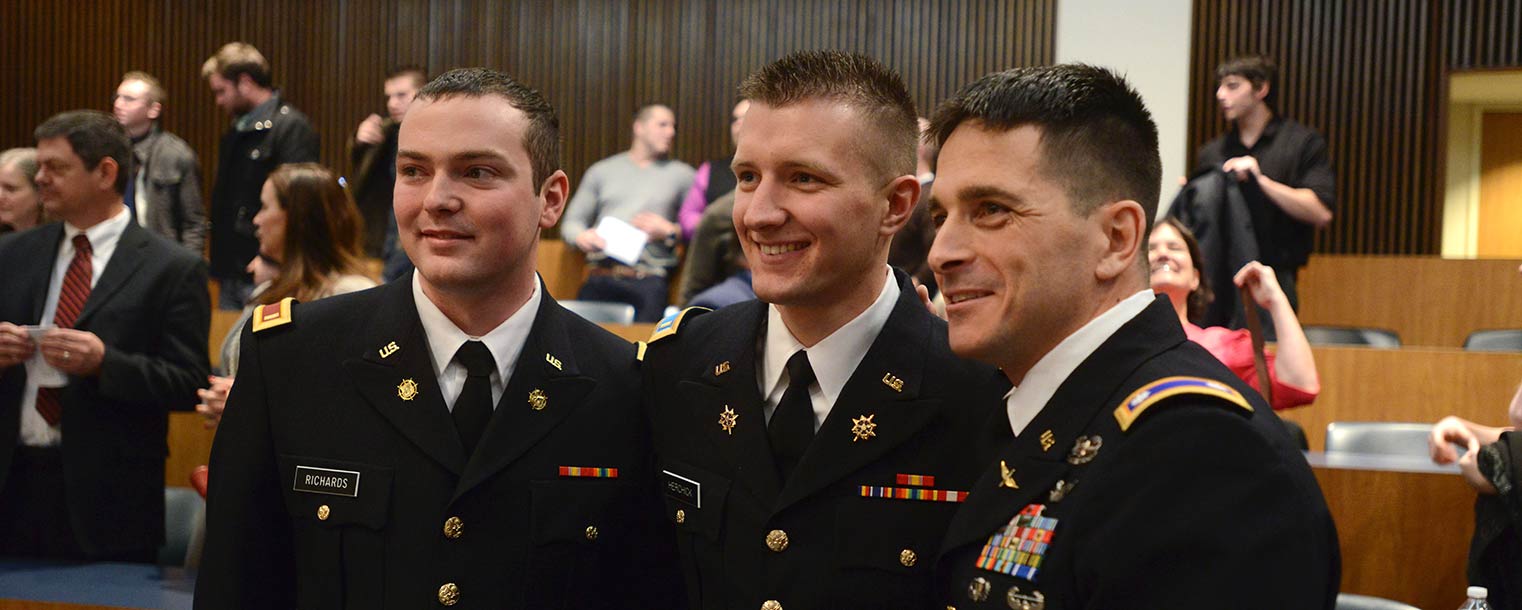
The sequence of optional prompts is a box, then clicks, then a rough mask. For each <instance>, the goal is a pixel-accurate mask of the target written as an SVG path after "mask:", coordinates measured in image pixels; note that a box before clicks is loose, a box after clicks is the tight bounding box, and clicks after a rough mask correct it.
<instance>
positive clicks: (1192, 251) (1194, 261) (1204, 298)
mask: <svg viewBox="0 0 1522 610" xmlns="http://www.w3.org/2000/svg"><path fill="white" fill-rule="evenodd" d="M1157 227H1173V230H1174V231H1178V235H1179V237H1180V238H1182V239H1183V240H1184V247H1185V248H1187V249H1188V250H1189V266H1190V267H1193V268H1194V272H1195V273H1196V274H1198V275H1199V278H1200V283H1199V285H1198V286H1195V287H1194V290H1191V291H1189V299H1188V300H1187V301H1185V302H1184V317H1186V318H1188V319H1189V321H1190V322H1193V323H1195V324H1199V323H1200V322H1201V321H1202V320H1204V319H1205V308H1207V307H1210V302H1211V301H1214V300H1215V292H1214V291H1212V290H1211V289H1210V278H1209V277H1207V276H1206V275H1205V268H1204V267H1203V265H1204V264H1205V255H1204V254H1203V253H1201V251H1200V240H1198V239H1195V237H1194V231H1190V230H1189V227H1187V226H1184V223H1183V221H1180V220H1179V219H1177V218H1174V217H1172V216H1169V217H1167V218H1164V219H1162V220H1159V221H1157ZM1157 227H1153V229H1152V230H1154V231H1156V230H1157ZM1148 235H1149V236H1150V235H1151V233H1148Z"/></svg>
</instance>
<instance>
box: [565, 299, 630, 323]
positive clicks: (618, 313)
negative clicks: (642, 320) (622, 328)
mask: <svg viewBox="0 0 1522 610" xmlns="http://www.w3.org/2000/svg"><path fill="white" fill-rule="evenodd" d="M560 305H561V306H562V307H565V308H566V309H569V310H571V313H574V314H576V315H578V316H581V317H583V318H586V320H587V321H588V322H592V323H595V324H633V323H634V306H633V305H630V304H628V303H610V302H607V301H561V302H560Z"/></svg>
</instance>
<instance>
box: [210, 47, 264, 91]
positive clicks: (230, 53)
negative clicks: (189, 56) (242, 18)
mask: <svg viewBox="0 0 1522 610" xmlns="http://www.w3.org/2000/svg"><path fill="white" fill-rule="evenodd" d="M213 74H216V75H218V76H221V77H222V78H225V79H227V80H229V81H232V82H234V83H236V82H238V76H239V75H241V74H247V75H248V77H249V78H250V79H253V81H254V84H256V85H259V86H260V87H264V88H266V89H268V88H270V87H272V86H274V85H273V83H274V80H273V78H272V75H271V74H270V62H269V60H267V59H265V58H264V54H263V53H260V52H259V49H256V48H254V45H251V44H248V43H246V42H229V43H227V44H225V45H222V48H220V49H217V52H216V54H214V55H212V56H211V57H209V58H207V60H206V63H204V64H201V78H211V75H213Z"/></svg>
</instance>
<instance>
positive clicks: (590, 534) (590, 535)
mask: <svg viewBox="0 0 1522 610" xmlns="http://www.w3.org/2000/svg"><path fill="white" fill-rule="evenodd" d="M596 539H597V526H595V525H588V526H587V540H596Z"/></svg>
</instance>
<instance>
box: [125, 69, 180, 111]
mask: <svg viewBox="0 0 1522 610" xmlns="http://www.w3.org/2000/svg"><path fill="white" fill-rule="evenodd" d="M132 80H137V81H143V84H145V85H148V101H149V102H150V103H153V104H162V103H164V102H167V101H169V92H167V91H165V90H164V84H163V83H160V82H159V79H157V78H154V77H153V75H152V74H149V73H147V72H143V71H141V70H133V71H131V72H128V73H126V74H123V75H122V82H124V83H125V82H127V81H132Z"/></svg>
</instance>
